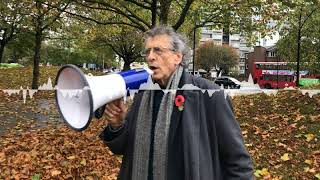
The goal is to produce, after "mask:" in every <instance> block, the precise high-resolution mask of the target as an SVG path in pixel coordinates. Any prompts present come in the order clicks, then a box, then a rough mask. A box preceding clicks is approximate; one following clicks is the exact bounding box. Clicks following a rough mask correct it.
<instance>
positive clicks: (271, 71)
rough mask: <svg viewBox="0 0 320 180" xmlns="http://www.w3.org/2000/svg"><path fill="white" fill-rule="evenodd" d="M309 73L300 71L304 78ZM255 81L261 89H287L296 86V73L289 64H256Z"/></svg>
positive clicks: (254, 67)
mask: <svg viewBox="0 0 320 180" xmlns="http://www.w3.org/2000/svg"><path fill="white" fill-rule="evenodd" d="M307 73H308V71H300V75H301V76H304V75H306V74H307ZM252 78H253V81H254V83H255V84H259V86H260V87H261V88H266V89H273V88H286V87H294V86H295V85H296V82H295V81H296V77H295V71H294V70H293V69H292V68H291V67H290V66H288V63H287V62H254V66H253V75H252Z"/></svg>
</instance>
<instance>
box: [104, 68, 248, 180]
mask: <svg viewBox="0 0 320 180" xmlns="http://www.w3.org/2000/svg"><path fill="white" fill-rule="evenodd" d="M184 84H193V85H195V86H197V87H199V88H201V89H219V88H220V87H218V86H215V85H214V84H213V83H212V82H210V81H208V80H205V79H203V78H196V77H193V76H191V75H189V74H187V73H184V74H183V76H182V80H181V82H180V84H179V87H180V88H181V87H182V86H183V85H184ZM178 94H181V95H183V96H184V98H185V103H184V110H183V111H179V110H178V108H177V107H176V106H174V110H173V112H172V116H171V125H170V130H169V142H168V148H169V149H168V167H167V173H168V174H167V179H168V180H178V179H184V180H188V179H190V180H209V179H216V180H222V179H237V180H239V179H253V176H252V175H253V168H252V162H251V159H250V156H249V154H248V153H247V151H246V149H245V146H244V142H243V138H242V135H241V130H240V126H239V124H238V122H237V121H236V120H235V118H234V114H233V110H232V105H231V101H230V98H229V97H227V98H225V96H224V92H223V91H218V92H215V93H213V95H212V96H211V97H210V96H209V95H208V93H203V92H201V91H198V90H197V91H192V90H185V91H178V92H177V95H178ZM142 95H143V92H139V93H138V94H136V95H135V98H134V102H133V104H132V108H131V110H130V111H129V113H128V115H127V118H126V123H125V126H124V128H123V129H122V130H121V131H120V132H118V133H116V135H115V134H112V135H110V134H111V133H110V129H109V128H106V129H105V130H104V131H103V132H102V134H101V136H100V137H101V138H102V139H103V140H104V141H105V143H106V144H107V145H108V146H109V148H110V149H111V151H112V152H113V153H115V154H122V155H123V161H122V166H121V170H120V174H119V179H121V180H124V179H131V173H132V172H131V171H132V160H133V147H134V137H135V126H136V121H137V119H136V118H137V115H138V110H139V107H140V102H141V98H142Z"/></svg>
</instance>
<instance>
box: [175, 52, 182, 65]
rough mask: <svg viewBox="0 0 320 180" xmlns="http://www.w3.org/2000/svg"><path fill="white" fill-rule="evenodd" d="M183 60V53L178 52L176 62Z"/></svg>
mask: <svg viewBox="0 0 320 180" xmlns="http://www.w3.org/2000/svg"><path fill="white" fill-rule="evenodd" d="M181 62H182V53H181V52H178V53H176V59H175V64H176V65H178V64H180V63H181Z"/></svg>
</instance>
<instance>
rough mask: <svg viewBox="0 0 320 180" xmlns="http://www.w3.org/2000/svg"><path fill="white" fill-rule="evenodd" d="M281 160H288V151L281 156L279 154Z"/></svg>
mask: <svg viewBox="0 0 320 180" xmlns="http://www.w3.org/2000/svg"><path fill="white" fill-rule="evenodd" d="M281 160H283V161H288V160H290V158H289V153H285V154H284V155H283V156H281Z"/></svg>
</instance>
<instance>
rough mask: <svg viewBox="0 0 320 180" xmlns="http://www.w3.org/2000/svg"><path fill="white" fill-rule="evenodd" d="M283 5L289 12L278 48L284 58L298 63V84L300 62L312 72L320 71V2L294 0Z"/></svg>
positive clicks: (283, 25)
mask: <svg viewBox="0 0 320 180" xmlns="http://www.w3.org/2000/svg"><path fill="white" fill-rule="evenodd" d="M283 6H285V9H286V11H287V12H288V13H287V16H286V18H285V20H286V21H285V22H284V23H283V24H282V26H281V31H280V32H281V35H282V38H281V39H280V40H279V42H278V43H277V49H278V53H279V55H280V57H281V58H282V59H284V60H286V61H289V62H295V63H296V72H297V81H296V83H297V86H298V85H299V84H298V83H299V74H300V63H302V65H303V66H304V68H306V69H309V70H310V71H311V72H314V73H320V70H319V67H320V65H319V63H320V61H319V59H320V53H319V50H318V49H319V47H320V42H319V38H320V33H319V32H320V31H319V26H320V11H319V8H320V2H319V1H310V0H309V1H306V2H301V1H293V2H291V3H287V4H284V5H283Z"/></svg>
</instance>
